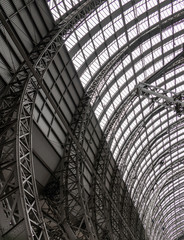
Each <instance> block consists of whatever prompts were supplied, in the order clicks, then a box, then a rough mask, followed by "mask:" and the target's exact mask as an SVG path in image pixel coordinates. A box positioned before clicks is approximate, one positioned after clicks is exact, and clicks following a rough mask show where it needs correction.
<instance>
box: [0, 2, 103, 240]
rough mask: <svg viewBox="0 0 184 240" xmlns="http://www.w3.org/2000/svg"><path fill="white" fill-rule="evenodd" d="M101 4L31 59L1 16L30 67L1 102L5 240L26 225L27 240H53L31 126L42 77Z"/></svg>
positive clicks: (56, 33) (51, 37)
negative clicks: (43, 204)
mask: <svg viewBox="0 0 184 240" xmlns="http://www.w3.org/2000/svg"><path fill="white" fill-rule="evenodd" d="M100 3H101V1H87V2H85V3H84V4H83V5H81V6H80V7H79V8H78V9H77V10H76V11H74V12H73V13H72V14H71V15H70V16H68V18H67V19H65V21H64V22H61V23H60V25H59V26H57V27H56V28H55V29H54V30H53V31H52V32H50V33H49V34H48V36H47V37H46V38H45V39H44V40H43V41H42V43H41V44H40V45H39V46H37V47H36V48H35V50H34V51H33V52H32V54H31V55H30V56H29V58H28V57H27V55H26V54H25V52H24V50H23V48H22V47H21V45H20V43H19V42H18V41H17V39H16V37H15V36H14V34H13V32H12V30H11V28H10V26H9V24H8V23H7V22H6V20H5V17H4V15H3V13H2V11H1V12H0V20H1V22H2V24H3V25H4V27H5V29H6V30H7V32H8V33H9V35H10V36H11V38H12V40H13V42H14V43H15V45H16V47H17V48H18V50H19V51H20V53H21V54H22V56H23V58H24V59H25V61H26V64H23V65H22V66H21V67H20V69H19V71H18V72H17V73H16V74H15V76H14V77H13V78H12V80H11V82H10V84H9V85H8V86H7V87H6V89H5V91H3V92H2V93H1V96H0V98H1V106H0V110H1V118H0V123H1V125H0V126H1V127H0V155H1V169H0V170H1V179H0V186H1V189H0V190H1V191H0V204H1V207H2V209H3V213H2V214H3V216H4V217H3V218H2V219H3V221H4V223H1V225H2V226H3V227H2V229H1V231H2V234H3V236H6V235H7V236H8V234H9V233H10V232H11V230H12V229H13V228H14V227H15V226H17V225H18V224H19V223H20V222H22V220H23V219H24V220H25V223H26V229H27V235H28V239H48V235H47V231H46V228H45V224H44V223H43V218H42V214H41V210H40V207H39V203H38V195H37V188H36V182H35V177H34V170H33V163H32V151H31V149H32V147H31V130H32V127H31V126H32V111H33V107H34V102H35V96H36V92H37V89H38V83H39V84H40V85H41V86H42V87H43V85H42V78H43V75H44V73H45V72H46V70H47V68H48V66H49V64H50V63H51V62H52V60H53V58H54V56H55V55H56V54H57V52H58V51H59V49H60V48H61V47H62V46H63V41H62V37H63V36H65V38H66V37H67V34H70V32H71V31H73V28H74V27H76V26H77V23H78V22H79V20H80V19H82V18H84V17H85V16H86V15H87V14H89V13H90V12H91V11H93V10H94V7H96V6H98V4H100ZM33 65H34V66H33ZM32 74H33V75H32ZM19 199H21V204H20V201H19ZM47 212H48V211H47Z"/></svg>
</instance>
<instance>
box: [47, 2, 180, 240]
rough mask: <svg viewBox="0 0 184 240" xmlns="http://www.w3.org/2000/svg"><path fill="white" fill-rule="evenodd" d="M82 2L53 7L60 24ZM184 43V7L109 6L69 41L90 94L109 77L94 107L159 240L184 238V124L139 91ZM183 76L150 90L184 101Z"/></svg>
mask: <svg viewBox="0 0 184 240" xmlns="http://www.w3.org/2000/svg"><path fill="white" fill-rule="evenodd" d="M78 2H79V1H72V0H68V1H66V0H63V1H57V0H53V1H48V5H49V7H50V9H51V12H52V14H53V16H54V19H58V18H60V17H61V16H62V15H63V14H65V13H66V12H67V11H68V10H70V9H71V8H72V7H73V6H74V5H76V4H77V3H78ZM183 39H184V1H183V0H176V1H171V0H165V1H163V0H142V1H136V3H135V1H127V0H108V1H105V2H104V3H103V4H101V6H100V7H98V8H97V10H94V11H93V12H92V13H91V14H90V15H88V16H87V17H86V18H85V20H83V21H82V22H81V24H80V25H79V27H78V28H77V29H76V30H74V31H73V33H72V34H71V35H70V36H69V37H67V38H66V39H65V45H66V47H67V50H68V52H69V54H70V57H71V58H72V61H73V64H74V66H75V68H76V70H77V72H78V75H79V77H80V80H81V82H82V85H83V87H84V88H85V90H86V91H87V92H88V90H89V89H90V87H91V86H92V85H93V82H94V81H95V80H96V79H97V78H98V79H99V76H101V77H100V81H101V82H102V83H103V84H99V86H98V87H97V88H96V96H97V97H96V98H95V100H94V99H92V100H91V104H92V106H93V109H94V112H95V114H96V117H97V118H98V120H99V123H100V126H101V128H102V130H103V131H104V132H108V136H107V141H108V140H109V139H110V138H111V137H112V136H113V141H111V142H109V144H110V149H111V151H112V153H113V156H114V158H115V159H116V161H117V163H118V164H119V168H120V169H121V171H122V173H123V180H124V181H125V182H126V183H127V187H128V189H129V191H130V194H131V196H132V199H133V201H134V203H135V205H136V206H137V208H138V211H139V213H140V217H141V219H142V220H143V224H144V226H145V228H146V230H147V232H148V234H149V235H150V239H154V240H159V239H160V240H161V239H164V240H165V239H169V240H175V239H177V238H179V237H180V236H182V235H183V228H182V225H183V222H184V211H183V210H184V208H183V204H184V187H183V186H184V177H183V175H184V174H183V173H184V150H183V146H184V134H183V126H184V118H183V116H181V117H179V116H177V115H176V113H175V112H174V111H173V110H171V109H170V108H167V107H166V108H164V107H162V106H159V105H158V104H156V103H155V104H154V103H153V102H151V101H150V100H148V99H144V98H143V97H142V96H139V95H138V94H137V92H136V86H137V85H138V84H139V83H140V82H147V81H148V80H149V77H150V76H152V75H154V74H155V72H157V71H159V69H162V68H163V66H165V65H166V64H167V63H169V62H170V61H171V60H172V59H174V58H175V57H176V56H177V55H178V54H179V53H181V52H182V51H183V43H184V42H183ZM117 56H119V57H118V58H117ZM109 63H112V64H111V65H110V68H109V70H108V71H106V74H101V72H102V70H103V69H105V67H106V66H107V64H109ZM100 74H101V75H100ZM183 74H184V65H183V64H182V63H181V64H179V65H177V66H176V67H175V68H174V67H173V68H171V69H170V70H169V71H167V72H166V73H165V74H163V75H162V76H161V77H157V78H154V80H152V82H151V83H150V82H149V84H151V85H153V86H157V87H160V88H163V89H167V90H169V91H172V92H174V93H181V92H184V87H183V84H184V79H183ZM114 116H118V117H117V120H116V122H115V123H114V125H113V128H112V129H111V130H109V129H108V128H109V126H110V123H111V122H113V119H114ZM181 209H182V211H181Z"/></svg>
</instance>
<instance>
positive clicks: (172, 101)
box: [137, 83, 184, 116]
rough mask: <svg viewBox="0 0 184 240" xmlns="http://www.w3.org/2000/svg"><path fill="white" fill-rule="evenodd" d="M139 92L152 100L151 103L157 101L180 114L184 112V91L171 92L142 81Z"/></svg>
mask: <svg viewBox="0 0 184 240" xmlns="http://www.w3.org/2000/svg"><path fill="white" fill-rule="evenodd" d="M137 88H138V94H140V95H141V96H143V97H145V98H148V99H150V100H151V103H152V104H154V103H157V104H158V105H160V106H164V107H165V108H169V109H172V110H174V111H175V112H176V114H177V115H178V116H181V115H182V114H183V113H184V102H183V99H184V95H183V94H182V93H178V94H177V93H175V92H171V91H169V90H166V89H162V88H159V87H156V86H153V85H150V84H146V83H140V84H139V85H138V86H137Z"/></svg>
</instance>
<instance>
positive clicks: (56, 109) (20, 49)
mask: <svg viewBox="0 0 184 240" xmlns="http://www.w3.org/2000/svg"><path fill="white" fill-rule="evenodd" d="M0 20H1V22H2V24H3V25H4V27H5V29H6V31H7V32H8V34H9V35H10V37H11V39H12V41H13V42H14V44H15V45H16V47H17V49H18V50H19V52H20V54H21V55H22V57H23V58H24V60H25V62H26V64H27V66H28V67H29V69H30V71H31V72H32V74H33V76H34V78H35V79H36V80H37V82H38V84H39V86H40V87H41V88H42V90H43V92H44V94H45V95H46V97H47V99H48V100H49V101H50V103H51V105H52V107H53V108H54V110H55V112H56V114H57V115H58V117H59V119H60V121H61V122H62V123H63V125H64V126H65V128H66V129H67V131H68V134H69V135H70V137H71V138H72V140H73V142H74V143H75V145H76V147H77V148H78V150H79V151H80V153H81V155H82V157H83V158H84V159H85V162H86V164H87V165H88V167H89V168H90V169H92V171H93V174H94V175H95V177H96V178H97V179H98V181H99V182H100V184H101V186H102V189H103V191H104V192H105V194H106V196H107V197H108V199H109V201H110V202H111V204H112V206H113V207H114V209H115V210H116V212H117V214H118V215H119V217H120V219H121V220H122V222H123V224H124V226H125V227H126V229H127V231H128V232H129V234H130V236H131V238H132V239H133V240H137V237H136V236H135V235H134V233H132V231H131V229H130V227H129V226H128V224H127V223H126V222H125V220H124V218H123V217H122V215H121V213H120V211H119V209H118V208H117V206H116V204H115V203H114V201H113V199H112V198H111V196H110V194H109V193H108V191H107V189H106V187H105V185H104V183H103V181H102V180H101V178H100V177H99V175H98V174H97V173H96V172H95V169H94V167H93V165H92V164H91V162H90V160H89V159H88V156H87V155H86V152H85V151H84V149H83V147H82V146H81V144H80V143H79V141H78V139H77V138H76V137H75V135H74V134H73V132H72V130H71V128H70V126H69V124H68V123H67V121H66V120H65V118H64V116H63V114H62V113H61V112H60V110H59V109H58V107H57V105H56V104H55V101H54V99H53V98H52V97H51V95H50V94H49V92H48V91H47V89H46V87H45V86H44V85H43V83H42V76H41V75H40V74H39V73H38V72H37V71H36V70H35V68H34V67H33V65H32V63H31V62H30V60H29V58H28V56H27V54H26V53H25V51H24V49H23V47H22V45H21V44H20V42H19V41H18V40H17V38H16V36H15V35H14V33H13V31H12V29H11V27H10V26H9V24H8V23H7V22H6V19H5V17H4V16H3V13H2V11H0Z"/></svg>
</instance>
